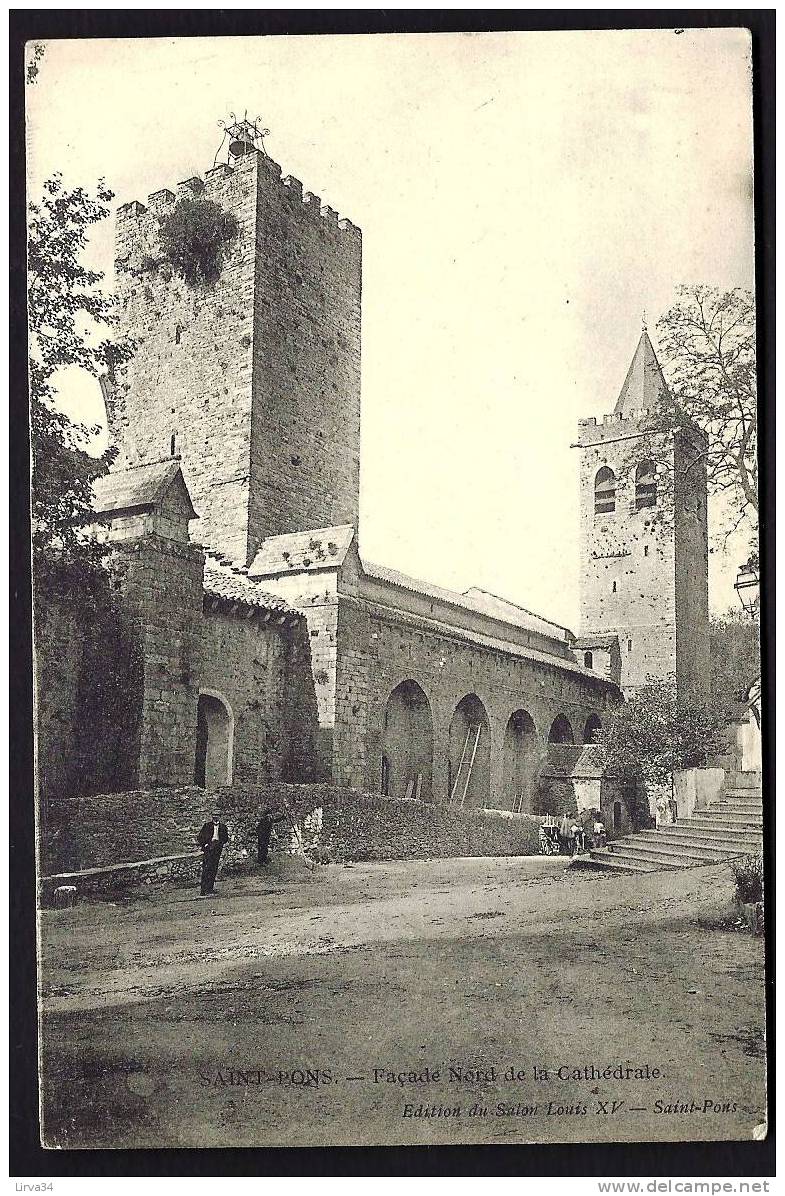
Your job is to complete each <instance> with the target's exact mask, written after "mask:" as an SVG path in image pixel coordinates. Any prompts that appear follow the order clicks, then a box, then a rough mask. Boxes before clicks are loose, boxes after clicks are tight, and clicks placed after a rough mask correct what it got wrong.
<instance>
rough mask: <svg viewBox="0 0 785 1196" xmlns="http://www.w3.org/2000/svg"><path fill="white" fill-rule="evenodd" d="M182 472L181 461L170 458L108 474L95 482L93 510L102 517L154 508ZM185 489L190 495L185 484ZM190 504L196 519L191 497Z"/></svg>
mask: <svg viewBox="0 0 785 1196" xmlns="http://www.w3.org/2000/svg"><path fill="white" fill-rule="evenodd" d="M179 473H180V462H179V461H178V460H176V459H174V460H173V459H172V458H170V457H167V458H166V460H164V461H151V462H148V463H147V464H145V465H135V466H133V467H132V468H131V469H118V470H116V471H115V472H111V473H108V474H105V475H104V476H103V477H101V478H96V480H95V481H94V482H93V509H94V510H95V511H97V512H98V513H99V514H100V513H103V512H105V511H133V510H143V509H145V508H147V507H152V506H154V505H155V504H156V503H157V502H160V500H161V499H162V498H163V496H164V495H165V494H166V492H167V490H168V489H169V487H170V486H171V485H172V483H173V482H174V480H175V478H176V477H177V475H178V474H179ZM183 488H184V490H185V493H186V494H187V493H188V491H187V487H186V486H185V482H183ZM188 503H189V505H190V506H191V511H192V512H193V514H192V518H196V511H194V509H193V506H192V505H191V500H190V498H188Z"/></svg>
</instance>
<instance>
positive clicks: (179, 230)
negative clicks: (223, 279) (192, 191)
mask: <svg viewBox="0 0 785 1196" xmlns="http://www.w3.org/2000/svg"><path fill="white" fill-rule="evenodd" d="M239 231H240V226H239V225H238V223H237V220H236V218H235V217H234V215H233V214H232V213H231V212H225V211H224V209H223V208H222V207H221V206H220V205H219V204H217V203H214V202H213V201H212V200H211V199H181V200H178V202H177V203H176V204H175V206H174V208H173V209H172V211H171V212H170V213H169V215H168V216H166V217H165V218H164V219H163V220H162V221H161V228H160V239H161V249H162V252H163V256H164V258H165V260H166V261H168V262H169V264H170V265H171V267H172V269H173V270H174V272H175V274H178V275H179V276H180V277H181V278H182V279H184V281H185V282H186V283H188V285H189V286H198V285H199V284H200V283H214V282H216V281H217V280H218V278H220V275H221V269H222V267H223V263H224V259H225V257H226V254H227V253H228V251H229V247H230V246H231V244H232V242H233V241H234V240H235V238H236V237H237V234H238V232H239Z"/></svg>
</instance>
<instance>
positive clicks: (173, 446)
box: [169, 432, 177, 457]
mask: <svg viewBox="0 0 785 1196" xmlns="http://www.w3.org/2000/svg"><path fill="white" fill-rule="evenodd" d="M169 456H170V457H176V456H177V437H176V436H175V434H174V432H173V433H172V439H171V440H170V442H169Z"/></svg>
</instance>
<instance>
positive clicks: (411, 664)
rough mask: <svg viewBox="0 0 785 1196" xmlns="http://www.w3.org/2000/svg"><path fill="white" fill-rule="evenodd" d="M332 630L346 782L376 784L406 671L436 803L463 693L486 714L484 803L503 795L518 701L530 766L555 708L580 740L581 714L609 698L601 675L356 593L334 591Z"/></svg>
mask: <svg viewBox="0 0 785 1196" xmlns="http://www.w3.org/2000/svg"><path fill="white" fill-rule="evenodd" d="M338 633H339V634H338V658H337V680H336V713H335V753H334V764H333V778H334V781H335V783H338V784H341V785H344V786H351V787H355V788H362V789H366V790H368V791H371V792H378V791H379V788H380V769H381V754H382V736H383V728H384V715H385V710H386V706H387V701H388V699H389V697H390V694H391V693H392V692H393V690H394V689H395V688H396V687H397V686H398V685H399V684H400V683H401V682H403V681H406V680H410V679H411V680H414V681H416V682H417V683H418V685H420V687H421V688H422V689H423V691H424V692H425V694H426V696H427V698H428V702H429V706H430V711H431V717H432V721H433V741H434V742H433V781H432V797H433V801H434V802H436V803H443V802H446V801H447V800H448V797H449V775H450V774H449V765H448V760H449V728H450V722H451V720H452V717H453V714H454V712H455V708H456V706H457V705H458V703H459V702H460V701H461V699H462V698H464V697H465V696H466V695H467V694H470V693H475V694H477V696H478V697H479V698H480V700H481V702H482V703H483V706H484V708H485V711H486V714H487V717H488V724H489V732H490V745H491V753H490V792H489V794H488V798H487V802H486V804H487V805H488V806H489V807H490V808H502V807H503V806H504V805H505V803H506V796H505V792H504V781H503V767H504V734H505V729H506V728H507V724H508V722H509V720H510V717H511V716H512V714H513V713H514V712H515V711H517V710H524V711H526V712H527V713H528V714H529V715H530V716H531V717H532V719H533V721H534V725H535V728H536V734H537V742H538V745H539V746H538V748H537V749H536V751H535V752H533V753H532V755H531V758H530V759H529V760H528V764H527V767H529V768H530V770H531V771H532V773H535V772H536V771H537V770H538V769H539V767H540V765H541V764H542V763H543V761H544V759H545V754H546V742H547V737H548V732H549V730H550V727H551V724H552V723H553V721H554V719H555V718H556V717H557V715H559V714H564V715H566V717H567V718H568V719H569V721H570V723H571V725H572V728H573V732H574V736H575V740H576V742H581V740H582V737H583V728H584V726H585V723H586V720H587V718H588V716H589V715H590V714H591V713H597V714H598V715H599V716H600V718H601V719H602V717H603V712H604V710H605V708H606V703H607V701H608V700H609V698H608V694H609V691H608V688H607V685H606V684H605V683H604V682H603V681H602V680H601V679H599V678H598V679H597V680H596V681H594V680H593V679H592V678H590V677H584V676H579V675H576V674H571V673H569V672H567V671H565V670H562V669H560V668H558V667H557V666H555V665H549V664H545V663H541V662H536V661H533V660H529V659H521V658H519V657H515V656H513V655H511V654H508V653H505V652H504V651H502V650H494V649H491V648H487V647H484V646H482V645H480V644H477V643H472V642H470V641H468V640H463V639H461V638H459V636H458V635H456V634H455V633H454V632H452V631H451V630H450V629H448V628H445V629H444V630H443V631H439V630H436V629H434V628H433V627H428V626H427V625H426V624H425V623H424V622H422V621H417V620H415V619H409V618H407V617H406V616H405V615H403V614H402V613H401V612H395V611H391V610H389V609H382V608H379V607H374V606H372V605H371V604H366V603H364V602H362V601H358V600H356V599H350V598H341V599H340V603H339V616H338Z"/></svg>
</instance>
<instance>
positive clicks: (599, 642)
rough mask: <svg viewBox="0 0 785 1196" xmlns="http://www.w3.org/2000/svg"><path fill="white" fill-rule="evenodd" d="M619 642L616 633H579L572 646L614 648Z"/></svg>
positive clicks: (579, 647)
mask: <svg viewBox="0 0 785 1196" xmlns="http://www.w3.org/2000/svg"><path fill="white" fill-rule="evenodd" d="M618 642H619V637H618V636H617V635H579V636H578V638H577V639H576V640H575V641H574V643H573V645H572V646H573V648H576V649H581V648H605V649H611V648H615V647H616V645H617V644H618Z"/></svg>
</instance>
